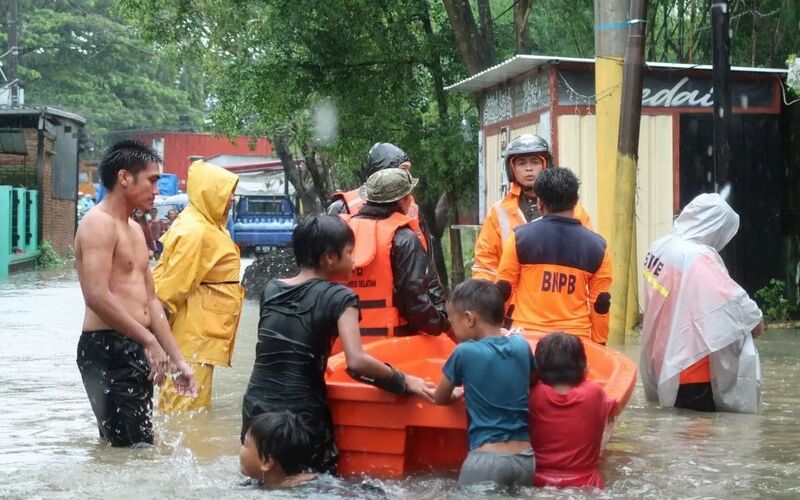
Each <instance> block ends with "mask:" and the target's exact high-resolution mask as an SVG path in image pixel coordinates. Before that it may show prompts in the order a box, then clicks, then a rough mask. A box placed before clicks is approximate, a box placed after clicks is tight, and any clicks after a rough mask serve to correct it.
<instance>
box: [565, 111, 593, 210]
mask: <svg viewBox="0 0 800 500" xmlns="http://www.w3.org/2000/svg"><path fill="white" fill-rule="evenodd" d="M595 123H596V122H595V117H594V115H588V116H577V115H567V116H559V117H558V123H557V126H558V165H559V166H560V167H569V168H570V169H572V171H573V172H575V174H576V175H577V176H578V179H580V180H581V191H580V196H581V205H583V207H584V208H585V209H586V210H587V211H588V212H589V215H591V216H592V220H595V218H596V217H597V192H596V190H595V186H596V185H597V169H596V168H595V163H596V158H597V148H596V147H595Z"/></svg>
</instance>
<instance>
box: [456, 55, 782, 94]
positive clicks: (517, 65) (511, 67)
mask: <svg viewBox="0 0 800 500" xmlns="http://www.w3.org/2000/svg"><path fill="white" fill-rule="evenodd" d="M561 62H574V63H583V64H594V58H591V59H589V58H578V57H557V56H534V55H527V54H522V55H516V56H514V57H512V58H511V59H508V60H506V61H503V62H501V63H500V64H497V65H495V66H492V67H491V68H487V69H485V70H483V71H481V72H480V73H476V74H475V75H472V76H471V77H469V78H465V79H464V80H461V81H460V82H456V83H454V84H452V85H450V86H449V87H445V90H449V91H451V92H479V91H481V90H484V89H487V88H489V87H493V86H495V85H497V84H498V83H501V82H504V81H506V80H509V79H511V78H514V77H515V76H518V75H521V74H523V73H526V72H528V71H530V70H532V69H535V68H538V67H539V66H543V65H545V64H551V63H556V64H557V63H561ZM645 64H646V65H647V67H649V68H663V69H673V70H688V69H691V70H700V71H710V70H711V65H709V64H677V63H659V62H648V63H645ZM731 71H734V72H742V73H771V74H787V73H788V70H786V69H780V68H747V67H742V66H731Z"/></svg>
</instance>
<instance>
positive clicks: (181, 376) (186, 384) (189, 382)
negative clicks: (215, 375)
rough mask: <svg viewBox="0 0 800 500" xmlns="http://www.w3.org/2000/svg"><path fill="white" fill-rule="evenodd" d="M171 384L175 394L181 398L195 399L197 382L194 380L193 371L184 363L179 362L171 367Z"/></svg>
mask: <svg viewBox="0 0 800 500" xmlns="http://www.w3.org/2000/svg"><path fill="white" fill-rule="evenodd" d="M172 383H173V385H174V386H175V392H177V393H178V394H180V395H181V396H188V397H191V398H196V397H197V382H196V380H195V378H194V371H193V370H192V368H191V367H190V366H189V364H188V363H187V362H186V361H181V362H179V363H177V364H176V365H175V366H174V367H173V371H172Z"/></svg>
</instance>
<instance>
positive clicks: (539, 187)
mask: <svg viewBox="0 0 800 500" xmlns="http://www.w3.org/2000/svg"><path fill="white" fill-rule="evenodd" d="M579 187H580V181H578V178H577V177H576V176H575V174H574V173H573V172H572V170H570V169H568V168H565V167H553V168H546V169H544V170H542V171H541V172H539V175H538V176H537V177H536V181H535V182H534V183H533V192H534V193H536V196H538V197H539V199H540V200H542V203H544V206H545V207H547V210H548V211H549V212H564V211H566V210H572V209H573V208H575V205H576V204H577V203H578V188H579Z"/></svg>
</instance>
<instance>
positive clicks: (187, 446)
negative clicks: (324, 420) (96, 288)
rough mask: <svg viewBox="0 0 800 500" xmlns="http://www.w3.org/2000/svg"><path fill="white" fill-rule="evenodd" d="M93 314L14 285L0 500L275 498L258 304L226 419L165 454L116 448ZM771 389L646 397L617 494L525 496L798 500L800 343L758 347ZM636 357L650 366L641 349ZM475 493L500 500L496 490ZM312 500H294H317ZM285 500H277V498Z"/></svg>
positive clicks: (1, 324) (394, 493) (208, 422)
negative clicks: (247, 402)
mask: <svg viewBox="0 0 800 500" xmlns="http://www.w3.org/2000/svg"><path fill="white" fill-rule="evenodd" d="M82 314H83V302H82V297H81V293H80V289H79V287H78V284H77V280H76V277H75V274H74V272H73V271H62V272H57V273H51V274H49V275H45V276H40V275H37V274H33V273H31V274H26V275H22V276H18V277H15V278H14V281H13V282H11V283H8V284H2V285H0V354H1V356H0V359H2V363H1V364H0V402H2V406H3V408H2V414H0V449H2V453H0V497H2V498H29V497H38V498H55V497H57V498H81V499H85V498H97V497H101V496H113V497H116V498H137V499H139V498H156V497H159V498H167V497H169V498H215V499H222V498H242V497H245V498H248V497H253V498H262V497H263V496H264V494H263V492H261V491H259V490H257V489H254V488H253V487H251V486H245V485H242V482H243V481H242V479H243V478H242V477H241V476H240V475H239V474H238V470H239V466H238V450H239V442H238V436H239V425H240V410H241V407H240V405H241V397H242V394H243V392H244V389H245V387H246V385H247V380H248V377H249V374H250V369H251V367H252V361H253V357H254V349H255V339H256V324H257V320H258V305H257V304H256V303H254V302H247V303H246V305H245V309H244V312H243V317H242V323H241V325H242V326H241V330H240V332H239V336H238V341H237V342H238V343H237V346H236V352H235V355H234V359H233V365H234V366H233V368H230V369H218V370H216V373H215V380H214V408H213V409H212V410H211V411H208V412H201V413H196V414H192V415H178V416H172V417H169V418H168V417H165V416H163V415H158V414H157V415H156V423H155V424H156V439H157V441H158V444H157V445H156V446H155V447H153V448H152V449H147V450H120V449H112V448H108V447H107V446H105V445H104V444H102V443H101V442H100V441H99V439H98V438H97V427H96V424H95V421H94V416H93V415H92V412H91V409H90V407H89V403H88V401H87V399H86V395H85V393H84V390H83V385H82V384H81V381H80V375H79V373H78V369H77V367H76V365H75V348H76V345H77V341H78V336H79V335H80V327H81V321H82ZM758 346H759V349H760V351H761V359H762V367H763V371H764V378H765V385H764V392H763V399H764V410H763V413H762V414H761V415H732V414H710V415H706V414H699V413H693V412H688V411H680V410H673V411H664V410H659V409H658V408H656V407H655V406H654V405H652V404H649V403H646V402H645V401H644V396H643V392H642V390H641V387H637V390H636V391H635V392H634V395H633V398H632V399H631V402H630V404H629V406H628V407H627V409H626V410H625V412H624V413H623V414H622V416H621V417H620V419H619V422H618V424H617V426H616V428H615V432H614V435H613V437H612V438H611V441H610V442H609V446H608V450H607V453H606V456H605V458H604V461H603V472H604V474H605V477H606V482H607V484H608V489H607V490H606V491H604V492H594V493H593V492H580V491H569V492H564V491H556V490H538V491H535V492H534V491H533V490H525V491H521V492H518V493H519V494H521V495H523V496H528V495H530V496H532V495H533V494H534V493H535V494H536V496H537V497H544V498H563V497H565V496H569V497H572V498H582V497H585V496H588V497H592V496H594V497H601V498H664V497H670V498H677V497H692V498H712V497H714V498H719V497H725V496H728V497H736V498H763V497H772V498H777V497H781V498H793V497H798V496H800V458H798V457H800V432H799V431H798V430H797V426H798V422H800V409H798V399H800V398H799V397H798V391H797V386H798V382H800V352H798V346H800V338H798V334H797V332H792V331H771V332H767V333H766V334H765V335H764V337H763V338H762V339H761V340H759V341H758ZM625 351H626V353H627V354H628V355H629V356H631V357H632V358H633V359H637V357H638V356H637V347H636V346H629V347H626V349H625ZM323 485H324V487H323V488H322V489H323V490H324V491H319V493H321V494H326V495H333V496H342V497H352V496H360V497H365V498H366V497H375V496H378V492H380V491H383V492H385V495H386V496H388V497H414V498H420V499H434V498H442V497H451V498H456V497H459V498H460V497H463V496H464V495H463V493H461V494H457V493H455V492H454V491H453V489H454V486H455V480H454V478H452V477H448V476H436V475H431V476H423V477H416V478H413V479H407V480H404V481H377V480H369V481H368V484H367V485H360V486H359V485H346V486H342V485H341V484H340V483H336V482H335V481H326V482H323ZM470 493H472V494H474V495H476V496H477V495H481V496H486V495H488V496H489V497H500V496H502V495H499V494H493V493H492V492H487V491H480V490H479V491H472V492H470ZM308 494H309V491H308V490H302V491H300V490H298V491H294V492H291V491H290V492H282V493H280V494H279V495H278V496H280V497H285V498H293V497H306V496H308ZM271 496H273V495H271Z"/></svg>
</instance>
